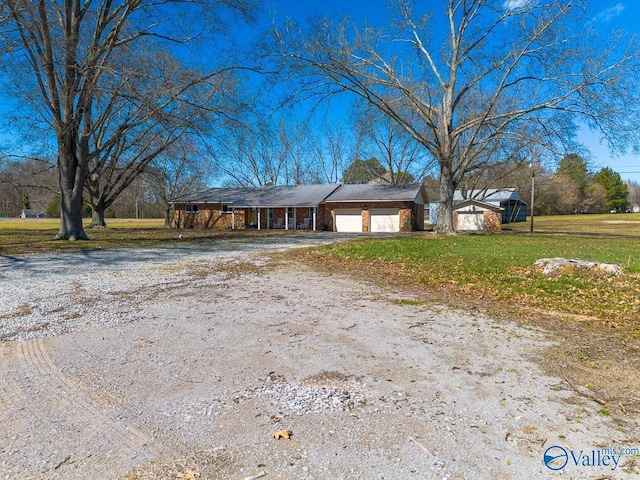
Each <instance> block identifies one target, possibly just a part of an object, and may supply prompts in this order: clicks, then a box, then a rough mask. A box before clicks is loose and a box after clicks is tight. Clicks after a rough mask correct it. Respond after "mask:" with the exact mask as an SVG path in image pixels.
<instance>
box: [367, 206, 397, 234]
mask: <svg viewBox="0 0 640 480" xmlns="http://www.w3.org/2000/svg"><path fill="white" fill-rule="evenodd" d="M369 218H370V219H371V231H372V232H399V231H400V211H399V210H398V209H397V208H377V209H372V210H370V211H369Z"/></svg>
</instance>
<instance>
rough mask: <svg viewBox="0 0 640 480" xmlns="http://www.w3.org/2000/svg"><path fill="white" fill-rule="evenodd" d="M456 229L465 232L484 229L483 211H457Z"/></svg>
mask: <svg viewBox="0 0 640 480" xmlns="http://www.w3.org/2000/svg"><path fill="white" fill-rule="evenodd" d="M458 230H462V231H467V232H478V231H482V230H484V213H483V212H458Z"/></svg>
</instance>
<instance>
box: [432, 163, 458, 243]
mask: <svg viewBox="0 0 640 480" xmlns="http://www.w3.org/2000/svg"><path fill="white" fill-rule="evenodd" d="M452 177H453V175H452V173H451V171H450V170H449V168H447V166H444V165H442V164H441V173H440V207H439V208H438V220H437V222H436V229H435V232H436V233H444V234H447V235H454V234H455V233H456V232H455V230H454V229H453V194H454V193H455V191H456V185H455V182H454V180H453V178H452Z"/></svg>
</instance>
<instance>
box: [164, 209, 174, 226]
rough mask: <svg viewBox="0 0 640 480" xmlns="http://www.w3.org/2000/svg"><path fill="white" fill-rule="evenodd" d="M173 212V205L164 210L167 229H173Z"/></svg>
mask: <svg viewBox="0 0 640 480" xmlns="http://www.w3.org/2000/svg"><path fill="white" fill-rule="evenodd" d="M172 211H173V207H172V206H171V205H167V208H165V209H164V226H165V227H166V228H171V227H173V215H172V214H171V213H172Z"/></svg>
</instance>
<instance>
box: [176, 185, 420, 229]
mask: <svg viewBox="0 0 640 480" xmlns="http://www.w3.org/2000/svg"><path fill="white" fill-rule="evenodd" d="M425 201H426V192H425V190H424V187H423V186H422V184H419V183H412V184H404V185H337V184H329V185H324V184H323V185H296V186H283V187H260V188H245V187H243V188H209V189H205V190H201V191H197V192H193V193H189V194H185V195H180V196H178V197H176V198H174V199H172V201H171V203H172V204H173V205H174V208H175V226H176V227H178V228H227V229H242V228H256V229H258V230H262V229H264V230H268V229H285V230H328V231H336V232H400V231H411V230H422V229H423V228H424V203H425Z"/></svg>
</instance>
